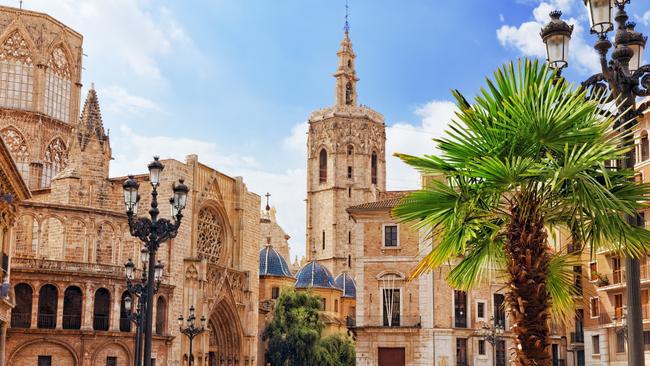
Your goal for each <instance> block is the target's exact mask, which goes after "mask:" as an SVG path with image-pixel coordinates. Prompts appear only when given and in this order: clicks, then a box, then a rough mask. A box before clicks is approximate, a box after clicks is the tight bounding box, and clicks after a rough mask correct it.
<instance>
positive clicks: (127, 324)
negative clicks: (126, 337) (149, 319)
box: [120, 318, 131, 332]
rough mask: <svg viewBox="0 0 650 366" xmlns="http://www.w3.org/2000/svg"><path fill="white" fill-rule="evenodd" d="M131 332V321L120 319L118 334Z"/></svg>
mask: <svg viewBox="0 0 650 366" xmlns="http://www.w3.org/2000/svg"><path fill="white" fill-rule="evenodd" d="M130 331H131V320H130V319H129V318H120V332H130Z"/></svg>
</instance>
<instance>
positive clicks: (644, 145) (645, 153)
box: [640, 131, 650, 161]
mask: <svg viewBox="0 0 650 366" xmlns="http://www.w3.org/2000/svg"><path fill="white" fill-rule="evenodd" d="M640 144H641V161H646V160H648V159H650V151H649V148H650V146H648V133H647V132H645V131H643V133H642V135H641V142H640Z"/></svg>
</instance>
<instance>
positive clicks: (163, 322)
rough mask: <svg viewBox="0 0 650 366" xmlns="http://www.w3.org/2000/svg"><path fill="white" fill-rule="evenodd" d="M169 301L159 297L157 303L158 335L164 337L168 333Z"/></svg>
mask: <svg viewBox="0 0 650 366" xmlns="http://www.w3.org/2000/svg"><path fill="white" fill-rule="evenodd" d="M166 328H167V301H166V300H165V298H164V297H162V296H160V297H158V300H157V301H156V334H157V335H163V334H165V333H166V332H167V329H166Z"/></svg>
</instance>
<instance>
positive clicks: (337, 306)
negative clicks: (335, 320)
mask: <svg viewBox="0 0 650 366" xmlns="http://www.w3.org/2000/svg"><path fill="white" fill-rule="evenodd" d="M338 311H339V301H338V300H334V312H338Z"/></svg>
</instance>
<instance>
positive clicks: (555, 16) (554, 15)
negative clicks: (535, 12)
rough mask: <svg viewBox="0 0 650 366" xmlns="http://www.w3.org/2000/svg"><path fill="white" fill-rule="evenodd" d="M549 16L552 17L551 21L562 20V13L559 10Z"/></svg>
mask: <svg viewBox="0 0 650 366" xmlns="http://www.w3.org/2000/svg"><path fill="white" fill-rule="evenodd" d="M548 15H549V16H550V17H551V19H560V17H561V16H562V12H561V11H559V10H553V11H552V12H550V13H549V14H548Z"/></svg>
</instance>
